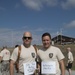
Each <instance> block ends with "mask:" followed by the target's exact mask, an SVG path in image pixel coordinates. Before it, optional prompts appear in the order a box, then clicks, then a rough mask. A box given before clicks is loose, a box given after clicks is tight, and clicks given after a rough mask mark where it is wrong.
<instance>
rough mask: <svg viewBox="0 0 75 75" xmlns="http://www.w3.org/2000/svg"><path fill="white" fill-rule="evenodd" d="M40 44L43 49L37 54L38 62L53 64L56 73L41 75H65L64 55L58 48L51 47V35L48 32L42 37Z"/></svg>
mask: <svg viewBox="0 0 75 75" xmlns="http://www.w3.org/2000/svg"><path fill="white" fill-rule="evenodd" d="M42 43H43V47H42V48H41V49H39V50H38V52H37V54H38V56H39V58H40V61H39V62H55V63H56V65H55V68H56V69H55V70H56V73H55V74H41V75H65V67H64V55H63V54H62V52H61V50H60V49H59V48H57V47H54V46H52V45H51V35H50V34H49V33H48V32H47V33H44V34H43V35H42ZM40 68H41V67H40Z"/></svg>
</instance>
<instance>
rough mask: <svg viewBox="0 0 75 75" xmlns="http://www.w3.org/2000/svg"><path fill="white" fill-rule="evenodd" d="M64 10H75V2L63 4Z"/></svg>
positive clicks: (70, 1) (71, 0)
mask: <svg viewBox="0 0 75 75" xmlns="http://www.w3.org/2000/svg"><path fill="white" fill-rule="evenodd" d="M61 6H62V8H63V9H70V8H75V0H66V1H65V2H62V4H61Z"/></svg>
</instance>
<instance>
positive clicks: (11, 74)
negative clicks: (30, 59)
mask: <svg viewBox="0 0 75 75" xmlns="http://www.w3.org/2000/svg"><path fill="white" fill-rule="evenodd" d="M10 75H14V61H13V60H10Z"/></svg>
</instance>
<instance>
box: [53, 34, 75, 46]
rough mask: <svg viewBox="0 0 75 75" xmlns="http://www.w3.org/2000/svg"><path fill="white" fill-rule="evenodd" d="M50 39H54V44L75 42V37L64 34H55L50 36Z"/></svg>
mask: <svg viewBox="0 0 75 75" xmlns="http://www.w3.org/2000/svg"><path fill="white" fill-rule="evenodd" d="M52 41H54V44H59V45H60V44H64V45H65V44H74V43H75V38H73V37H68V36H64V35H57V36H55V37H53V38H52Z"/></svg>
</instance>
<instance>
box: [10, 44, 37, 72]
mask: <svg viewBox="0 0 75 75" xmlns="http://www.w3.org/2000/svg"><path fill="white" fill-rule="evenodd" d="M17 57H18V47H17V48H15V49H14V51H13V53H12V55H11V58H10V59H11V60H13V61H16V60H17ZM35 58H36V52H35V49H34V47H33V46H32V45H31V46H30V47H29V48H26V47H24V45H21V54H20V58H19V71H20V72H24V67H23V64H24V63H27V62H34V61H35Z"/></svg>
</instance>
